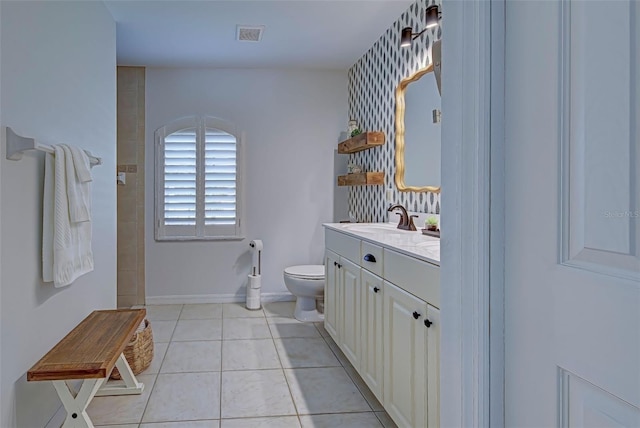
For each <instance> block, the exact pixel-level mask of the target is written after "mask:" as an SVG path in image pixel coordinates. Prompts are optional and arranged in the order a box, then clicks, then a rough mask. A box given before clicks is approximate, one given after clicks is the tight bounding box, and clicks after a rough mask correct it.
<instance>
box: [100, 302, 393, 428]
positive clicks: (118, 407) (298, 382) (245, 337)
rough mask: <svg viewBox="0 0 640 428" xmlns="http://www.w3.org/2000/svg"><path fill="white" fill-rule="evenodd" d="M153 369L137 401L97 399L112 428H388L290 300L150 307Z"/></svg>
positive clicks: (318, 328) (317, 327) (329, 344)
mask: <svg viewBox="0 0 640 428" xmlns="http://www.w3.org/2000/svg"><path fill="white" fill-rule="evenodd" d="M147 317H148V319H149V320H150V321H151V325H152V329H153V336H154V341H155V357H154V360H153V363H152V364H151V366H150V367H149V369H147V370H146V371H145V372H143V373H142V374H140V375H139V376H138V379H139V380H140V381H142V382H144V383H145V391H144V393H143V394H142V395H140V396H122V397H97V398H95V399H94V400H93V401H92V403H91V405H90V406H89V408H88V413H89V415H90V417H91V419H92V421H93V423H94V424H95V425H96V426H109V427H111V428H212V427H216V428H253V427H267V428H268V427H274V428H289V427H292V428H293V427H303V428H307V427H315V428H325V427H326V428H329V427H331V428H334V427H341V428H342V427H345V428H369V427H385V428H387V427H395V425H394V424H393V422H392V421H391V419H390V418H389V416H388V415H387V414H386V413H385V412H384V410H383V408H382V406H381V405H380V403H379V402H378V401H377V400H376V399H375V397H374V396H373V394H372V393H371V391H369V389H368V388H367V386H366V385H365V384H364V382H363V381H362V379H361V378H360V377H359V376H358V374H357V373H356V372H355V370H354V369H353V367H352V366H351V364H350V363H349V362H348V361H347V359H346V358H345V357H344V355H343V354H342V352H341V351H340V350H339V349H338V347H337V346H336V344H335V343H334V342H333V340H332V339H331V338H330V337H329V336H328V334H327V332H326V331H325V330H324V327H323V326H322V324H321V323H317V324H311V323H300V322H298V321H296V320H295V319H294V318H293V302H278V303H267V304H265V305H264V309H263V310H259V311H249V310H247V309H245V307H244V305H242V304H200V305H161V306H149V307H147Z"/></svg>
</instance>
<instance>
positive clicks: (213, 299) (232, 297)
mask: <svg viewBox="0 0 640 428" xmlns="http://www.w3.org/2000/svg"><path fill="white" fill-rule="evenodd" d="M260 297H261V300H262V302H263V303H271V302H292V301H294V300H296V298H295V296H294V295H293V294H291V293H289V292H279V293H262V294H261V295H260ZM246 300H247V296H246V295H244V294H185V295H174V296H147V298H146V299H145V303H146V304H147V305H170V304H192V303H239V302H245V301H246Z"/></svg>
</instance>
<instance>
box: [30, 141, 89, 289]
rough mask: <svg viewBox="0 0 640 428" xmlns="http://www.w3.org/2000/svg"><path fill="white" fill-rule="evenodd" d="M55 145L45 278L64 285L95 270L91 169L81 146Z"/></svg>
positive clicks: (48, 180) (47, 200)
mask: <svg viewBox="0 0 640 428" xmlns="http://www.w3.org/2000/svg"><path fill="white" fill-rule="evenodd" d="M53 148H54V152H55V155H53V156H52V155H50V154H47V159H46V163H45V186H44V187H45V191H44V199H43V239H42V261H43V267H42V278H43V280H44V281H45V282H51V281H53V283H54V286H55V287H62V286H65V285H69V284H71V283H72V282H73V281H75V280H76V278H78V277H79V276H81V275H84V274H85V273H87V272H91V271H92V270H93V253H92V251H91V172H90V169H89V168H90V166H89V159H88V157H87V156H86V154H85V153H84V152H83V151H81V150H80V149H76V148H73V149H71V148H69V147H68V146H66V145H58V146H54V147H53ZM52 167H53V168H52Z"/></svg>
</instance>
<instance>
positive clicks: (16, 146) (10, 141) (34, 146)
mask: <svg viewBox="0 0 640 428" xmlns="http://www.w3.org/2000/svg"><path fill="white" fill-rule="evenodd" d="M6 136H7V159H9V160H20V159H22V153H23V152H24V151H25V150H40V151H41V152H47V153H53V152H54V151H53V147H51V146H49V145H47V144H42V143H39V142H37V141H36V140H34V139H33V138H27V137H22V136H20V135H18V134H16V133H15V132H13V130H12V129H11V128H9V127H8V126H7V127H6ZM85 153H86V154H87V156H89V161H90V163H91V166H95V165H102V159H101V158H98V157H95V156H93V155H92V154H91V153H89V152H87V151H86V150H85Z"/></svg>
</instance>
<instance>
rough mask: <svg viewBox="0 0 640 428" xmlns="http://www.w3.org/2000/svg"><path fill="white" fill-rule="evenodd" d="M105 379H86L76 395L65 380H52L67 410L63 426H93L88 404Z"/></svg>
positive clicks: (83, 427) (87, 427)
mask: <svg viewBox="0 0 640 428" xmlns="http://www.w3.org/2000/svg"><path fill="white" fill-rule="evenodd" d="M104 381H105V379H85V380H84V381H83V382H82V386H81V387H80V391H78V393H77V394H75V396H74V394H72V392H71V389H70V388H69V385H67V382H65V381H64V380H54V381H52V382H53V386H54V387H55V388H56V391H57V392H58V396H59V397H60V401H62V405H63V406H64V408H65V410H66V411H67V418H66V419H65V421H64V424H63V425H62V428H93V424H92V423H91V419H89V415H88V414H87V406H88V405H89V403H90V402H91V399H93V397H94V396H95V395H96V392H97V391H98V389H99V388H100V387H101V386H102V384H103V383H104Z"/></svg>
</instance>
